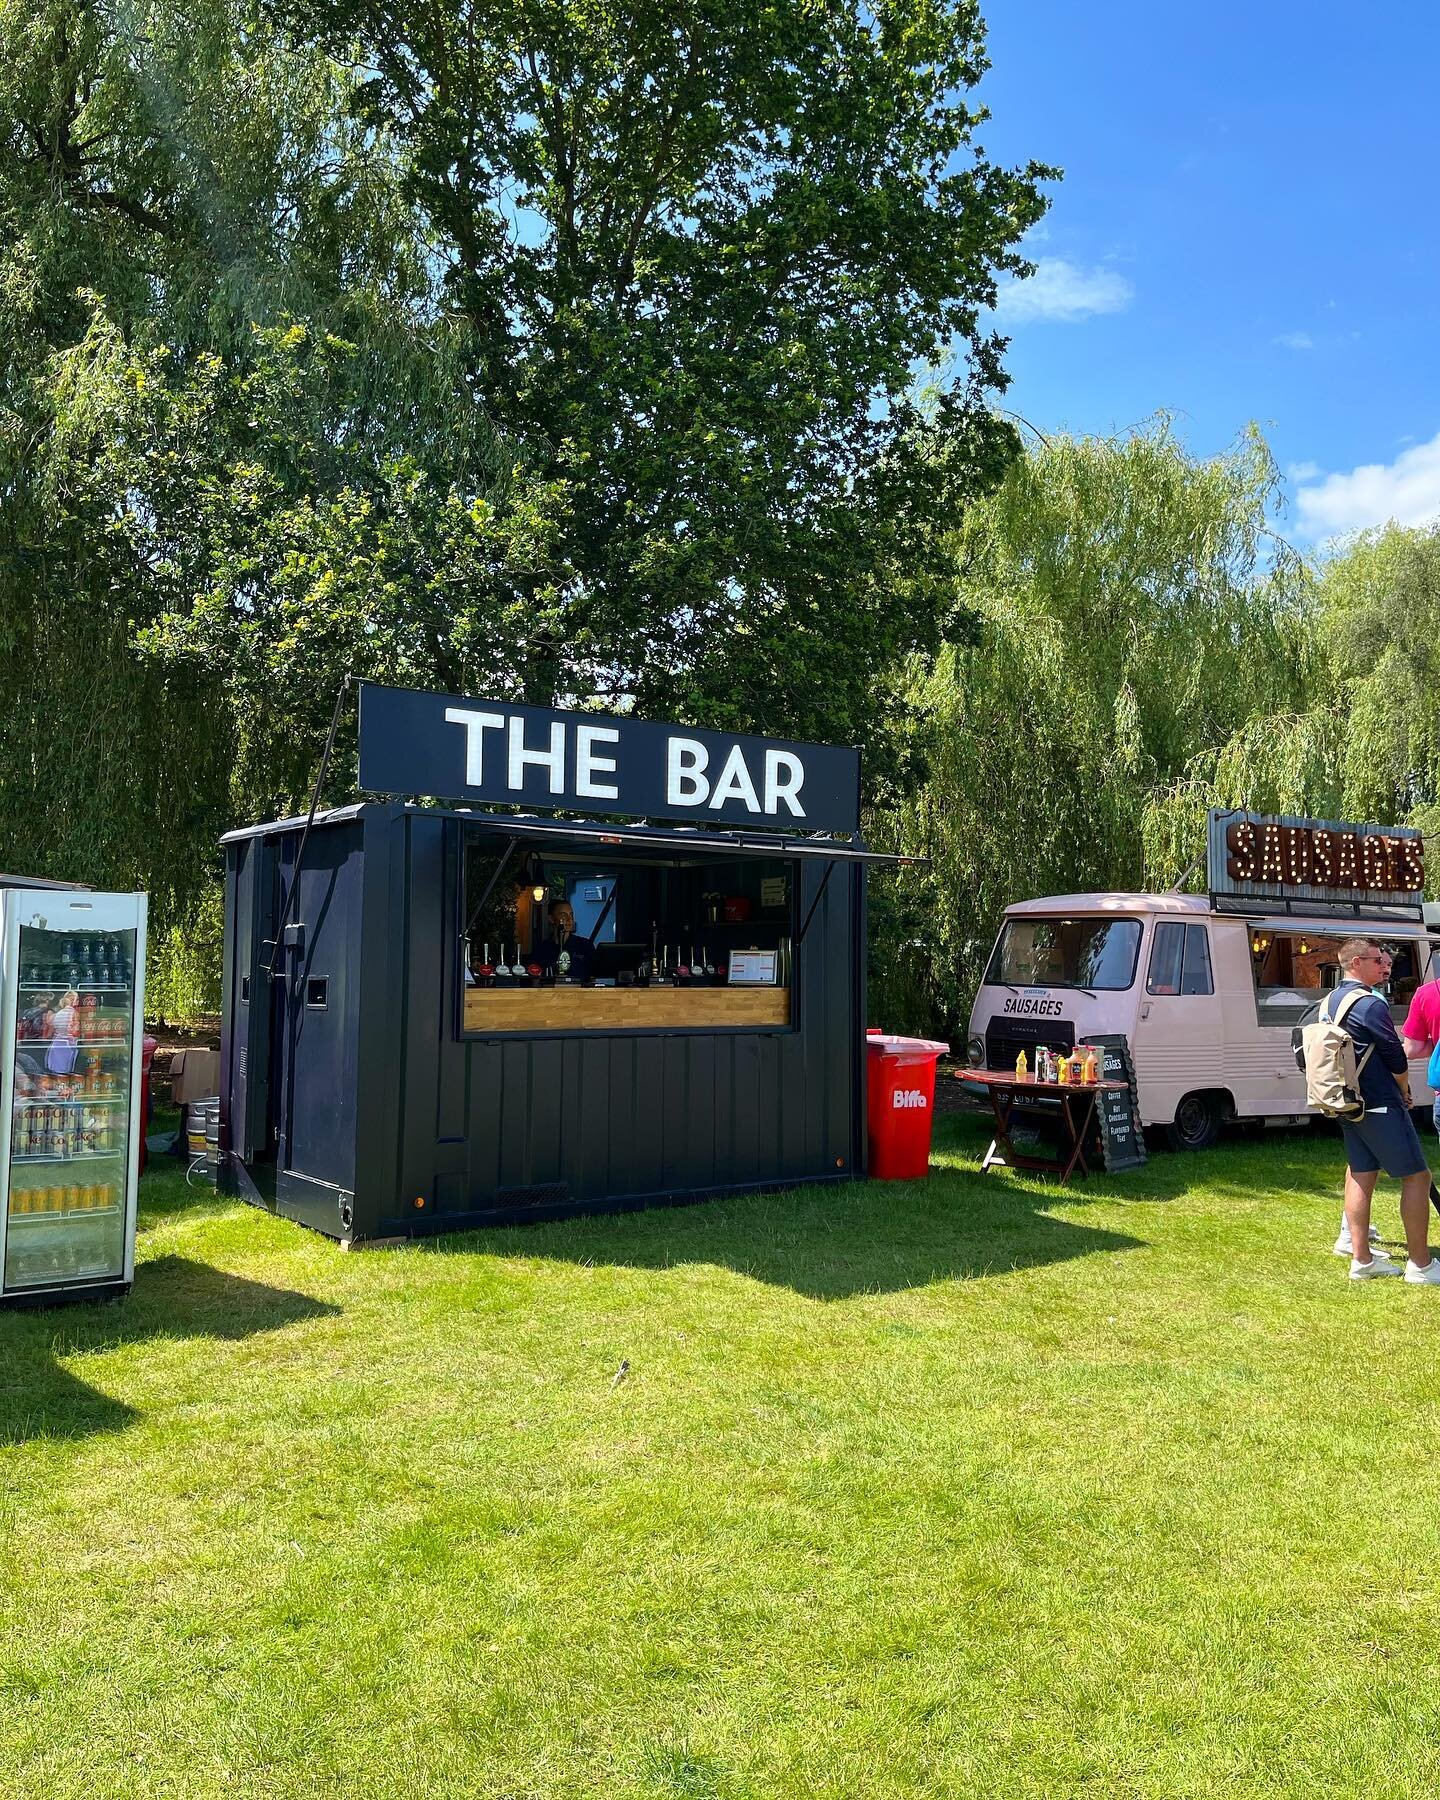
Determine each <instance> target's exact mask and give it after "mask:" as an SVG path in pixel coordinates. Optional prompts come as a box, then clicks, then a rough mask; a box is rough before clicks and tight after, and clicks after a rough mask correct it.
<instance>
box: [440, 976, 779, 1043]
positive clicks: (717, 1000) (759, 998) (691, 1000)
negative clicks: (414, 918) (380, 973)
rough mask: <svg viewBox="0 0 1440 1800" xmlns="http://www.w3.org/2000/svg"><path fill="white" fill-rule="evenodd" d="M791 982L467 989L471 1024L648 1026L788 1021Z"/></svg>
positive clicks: (489, 1027)
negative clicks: (776, 985)
mask: <svg viewBox="0 0 1440 1800" xmlns="http://www.w3.org/2000/svg"><path fill="white" fill-rule="evenodd" d="M789 1023H790V990H789V989H788V988H739V987H736V988H731V987H718V988H716V987H649V988H636V987H629V988H586V987H534V988H532V987H520V988H515V987H510V988H502V987H495V988H474V987H472V988H466V990H465V1029H466V1031H478V1032H487V1031H497V1032H498V1031H648V1030H666V1029H674V1028H676V1027H681V1028H684V1027H689V1028H690V1029H692V1030H700V1031H704V1030H705V1029H706V1028H707V1027H725V1026H729V1027H731V1028H735V1027H740V1028H742V1029H743V1028H744V1027H745V1026H750V1027H751V1028H752V1029H753V1028H756V1027H762V1026H770V1027H773V1026H776V1025H788V1024H789Z"/></svg>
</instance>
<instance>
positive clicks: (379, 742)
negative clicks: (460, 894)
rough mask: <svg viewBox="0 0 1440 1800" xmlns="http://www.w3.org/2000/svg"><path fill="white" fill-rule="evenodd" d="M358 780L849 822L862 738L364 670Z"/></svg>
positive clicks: (459, 792) (587, 806)
mask: <svg viewBox="0 0 1440 1800" xmlns="http://www.w3.org/2000/svg"><path fill="white" fill-rule="evenodd" d="M360 786H361V787H362V788H363V789H365V790H367V791H368V792H370V793H379V794H424V795H428V796H429V797H431V798H432V799H437V800H456V801H473V802H481V803H485V804H497V803H501V804H508V805H516V806H523V807H525V808H526V809H527V810H530V809H537V808H538V809H540V810H542V811H547V812H572V813H573V812H589V813H612V814H625V815H628V816H630V817H634V818H646V819H684V820H687V821H688V822H690V823H691V824H694V825H699V826H711V827H714V826H717V825H728V826H735V825H752V826H761V827H766V828H769V829H771V830H774V829H781V830H791V831H828V832H835V831H839V832H853V831H856V830H858V829H859V823H860V753H859V751H857V750H845V749H836V748H832V747H831V746H828V745H823V744H797V743H791V742H789V741H788V740H786V739H782V738H764V737H743V736H737V735H735V734H733V733H730V732H723V731H700V730H696V729H694V728H692V727H690V726H686V725H660V724H655V723H653V722H652V721H650V720H646V719H630V718H626V717H624V716H622V715H612V714H605V713H578V712H556V711H553V710H550V709H548V708H545V707H538V706H512V705H509V704H507V703H506V702H503V701H498V700H471V699H462V698H460V697H458V696H455V695H450V694H424V693H417V692H415V691H414V690H412V689H410V688H389V687H376V686H373V685H372V684H371V683H369V682H366V683H363V684H362V685H361V688H360Z"/></svg>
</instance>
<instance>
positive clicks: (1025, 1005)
mask: <svg viewBox="0 0 1440 1800" xmlns="http://www.w3.org/2000/svg"><path fill="white" fill-rule="evenodd" d="M1004 1010H1005V1011H1006V1012H1007V1013H1030V1014H1032V1015H1034V1016H1036V1017H1038V1018H1042V1019H1058V1018H1059V1017H1060V1015H1061V1013H1062V1012H1064V1010H1065V1008H1064V1005H1063V1004H1062V1002H1061V1001H1059V1000H1036V999H1034V998H1032V996H1031V995H1029V994H1012V995H1011V996H1010V998H1009V999H1008V1000H1007V1001H1006V1002H1005V1007H1004Z"/></svg>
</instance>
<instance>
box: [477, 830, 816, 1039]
mask: <svg viewBox="0 0 1440 1800" xmlns="http://www.w3.org/2000/svg"><path fill="white" fill-rule="evenodd" d="M589 849H590V845H589V844H575V843H564V844H533V845H527V844H521V843H517V844H514V845H512V846H510V848H509V849H508V851H507V845H506V839H505V837H504V836H503V834H501V833H497V832H495V831H493V830H486V829H477V828H476V827H473V826H467V827H466V828H465V830H464V856H463V871H462V894H461V917H462V920H463V931H462V937H463V946H462V954H461V958H460V962H461V970H462V978H463V980H464V995H463V998H462V1006H461V1015H462V1028H463V1029H464V1030H465V1031H466V1032H468V1033H475V1034H481V1035H489V1034H490V1033H491V1032H492V1031H527V1030H528V1031H569V1030H645V1029H651V1028H654V1029H667V1028H669V1029H675V1028H679V1029H696V1030H703V1029H710V1028H713V1029H724V1028H726V1027H734V1028H738V1029H743V1028H754V1029H764V1028H767V1027H768V1028H775V1027H785V1026H790V1025H793V1023H794V1011H793V1006H792V999H791V993H792V988H793V985H794V940H795V935H796V930H797V923H796V908H797V905H798V898H797V884H798V876H799V865H798V864H797V863H796V862H795V861H794V860H793V859H786V858H780V857H766V856H743V855H737V856H735V857H733V858H730V857H724V856H720V857H716V856H713V855H707V854H704V853H702V852H699V851H697V852H695V853H693V854H690V853H687V852H686V851H685V850H683V849H680V848H679V847H678V846H674V845H668V844H665V843H663V842H657V843H656V844H655V845H654V846H653V848H652V847H651V846H650V845H647V844H644V843H636V842H633V841H632V842H628V843H625V844H623V845H617V846H613V847H607V848H606V849H605V852H604V855H603V857H589V856H586V855H584V854H583V852H584V851H587V850H589Z"/></svg>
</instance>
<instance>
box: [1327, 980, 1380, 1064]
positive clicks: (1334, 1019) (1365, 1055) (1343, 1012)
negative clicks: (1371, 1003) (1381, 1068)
mask: <svg viewBox="0 0 1440 1800" xmlns="http://www.w3.org/2000/svg"><path fill="white" fill-rule="evenodd" d="M1334 998H1335V996H1334V995H1333V994H1331V996H1330V999H1329V1000H1326V1002H1325V1005H1324V1006H1322V1007H1321V1008H1320V1016H1321V1017H1322V1018H1323V1019H1324V1020H1325V1023H1326V1024H1327V1025H1343V1024H1344V1023H1345V1020H1346V1018H1347V1017H1348V1016H1349V1014H1350V1010H1351V1008H1352V1007H1353V1006H1355V1005H1356V1003H1357V1002H1358V1001H1361V1000H1366V999H1374V998H1375V996H1374V995H1373V994H1371V992H1370V990H1369V988H1367V987H1359V988H1356V990H1355V992H1354V993H1353V994H1347V995H1346V996H1345V998H1344V999H1343V1000H1342V1001H1341V1002H1340V1005H1339V1007H1338V1008H1337V1010H1336V1011H1335V1012H1334V1013H1332V1014H1329V1015H1328V1016H1327V1014H1326V1011H1325V1008H1326V1007H1328V1006H1329V1004H1330V1000H1333V999H1334ZM1352 1036H1353V1033H1352ZM1374 1051H1375V1046H1374V1044H1367V1045H1366V1046H1365V1048H1364V1050H1362V1051H1361V1053H1360V1060H1359V1061H1358V1062H1357V1063H1356V1064H1355V1074H1356V1077H1357V1078H1358V1077H1359V1075H1360V1074H1361V1072H1362V1071H1363V1070H1364V1067H1365V1065H1366V1063H1368V1062H1369V1060H1370V1058H1371V1056H1372V1055H1373V1054H1374Z"/></svg>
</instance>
